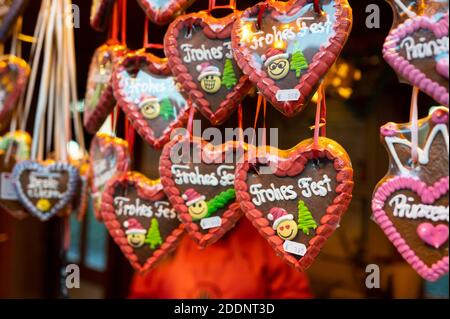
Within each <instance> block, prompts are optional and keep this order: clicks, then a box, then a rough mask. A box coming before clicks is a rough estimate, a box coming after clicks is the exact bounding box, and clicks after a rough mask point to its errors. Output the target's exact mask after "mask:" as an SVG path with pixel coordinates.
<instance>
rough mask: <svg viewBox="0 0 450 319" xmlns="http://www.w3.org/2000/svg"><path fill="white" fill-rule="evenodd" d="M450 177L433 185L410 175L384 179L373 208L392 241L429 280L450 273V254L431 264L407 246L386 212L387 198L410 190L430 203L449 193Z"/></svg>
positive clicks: (415, 268) (374, 198) (374, 197)
mask: <svg viewBox="0 0 450 319" xmlns="http://www.w3.org/2000/svg"><path fill="white" fill-rule="evenodd" d="M448 183H449V177H448V176H446V177H442V178H441V179H440V180H438V181H437V182H435V183H434V184H433V185H432V186H427V185H426V184H425V183H424V182H422V181H421V180H418V179H414V178H411V177H402V176H396V177H394V178H391V179H389V180H388V181H385V182H384V183H383V184H382V185H380V186H379V187H378V189H377V190H376V192H375V194H374V196H373V199H372V210H373V213H374V217H375V220H376V221H377V223H378V224H379V225H380V227H381V228H382V229H383V231H384V233H385V234H386V235H387V237H388V238H389V240H390V241H391V242H392V243H393V244H394V246H395V247H396V248H397V250H398V251H399V253H400V254H401V255H402V256H403V258H404V259H405V260H406V261H407V262H408V263H409V264H410V265H411V266H412V267H413V268H414V270H415V271H417V272H418V273H419V275H421V276H422V277H423V278H425V279H426V280H428V281H436V280H437V279H439V277H441V276H442V275H444V274H446V273H447V272H448V256H445V257H443V258H442V259H441V260H439V261H438V262H436V263H434V264H433V265H432V266H431V267H428V266H427V265H426V264H425V263H424V262H423V261H422V260H421V259H420V258H419V257H418V256H417V255H416V254H415V252H414V251H413V250H412V249H411V247H409V246H408V244H407V243H406V242H405V240H404V239H403V238H402V236H401V235H400V233H399V232H398V231H397V229H396V228H395V226H394V224H393V223H392V221H391V220H390V219H389V217H388V216H387V214H386V212H385V211H384V209H383V208H384V206H385V201H386V199H388V197H389V196H390V195H391V194H392V193H394V192H395V191H397V190H400V189H410V190H413V191H414V192H416V193H417V194H419V196H420V197H421V199H422V202H423V203H425V204H431V203H433V202H434V201H435V200H437V199H438V198H439V197H441V196H442V195H444V194H445V193H447V192H448V189H449V185H448Z"/></svg>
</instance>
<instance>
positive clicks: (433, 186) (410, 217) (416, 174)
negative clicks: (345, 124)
mask: <svg viewBox="0 0 450 319" xmlns="http://www.w3.org/2000/svg"><path fill="white" fill-rule="evenodd" d="M381 137H382V141H383V144H384V145H385V147H386V149H387V150H388V153H389V158H390V165H389V171H388V173H387V175H386V176H385V177H384V178H383V179H382V180H381V181H380V182H379V183H378V185H377V187H376V188H375V191H374V195H373V199H372V210H373V214H374V218H375V220H376V221H377V223H378V224H379V225H380V227H381V228H382V229H383V231H384V232H385V233H386V236H388V238H389V240H391V241H392V243H393V244H394V245H395V247H396V248H397V250H398V251H399V253H400V254H401V255H402V256H403V258H405V260H406V261H407V262H408V263H409V264H410V265H411V266H412V267H413V268H414V269H415V270H416V271H417V272H418V273H419V274H420V275H421V276H422V277H423V278H425V279H426V280H429V281H435V280H437V279H438V278H439V277H441V276H442V275H444V274H445V273H447V272H448V221H449V214H448V188H449V186H448V185H449V177H448V171H449V169H448V165H449V162H448V157H449V144H448V143H449V136H448V109H446V108H444V107H441V108H437V109H436V110H434V111H433V112H432V114H431V115H430V116H428V117H426V118H424V119H422V120H419V137H420V139H419V148H418V150H417V151H418V162H417V164H416V165H413V164H412V162H411V142H410V141H409V139H410V138H411V124H410V123H406V124H395V123H388V124H386V125H384V126H383V127H382V128H381ZM445 228H446V229H447V235H446V236H445V231H444V232H443V229H445Z"/></svg>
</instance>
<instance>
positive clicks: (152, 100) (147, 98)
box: [139, 95, 159, 107]
mask: <svg viewBox="0 0 450 319" xmlns="http://www.w3.org/2000/svg"><path fill="white" fill-rule="evenodd" d="M156 102H159V100H158V99H157V98H156V97H154V96H150V95H144V96H142V97H141V98H140V100H139V106H140V107H142V106H144V105H146V104H148V103H156Z"/></svg>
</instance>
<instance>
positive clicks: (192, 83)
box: [164, 11, 252, 125]
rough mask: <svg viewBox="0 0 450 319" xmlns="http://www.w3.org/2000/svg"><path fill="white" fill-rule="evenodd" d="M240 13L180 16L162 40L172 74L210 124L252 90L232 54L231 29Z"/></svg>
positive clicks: (219, 122) (217, 120) (234, 107)
mask: <svg viewBox="0 0 450 319" xmlns="http://www.w3.org/2000/svg"><path fill="white" fill-rule="evenodd" d="M239 14H240V13H239V12H235V13H233V14H230V15H228V16H226V17H224V18H220V19H217V18H214V17H213V16H211V15H210V14H208V13H207V12H205V11H202V12H199V13H193V14H188V15H183V16H181V17H179V18H177V19H176V20H175V21H174V22H172V23H171V24H170V26H169V28H168V29H167V32H166V36H165V38H164V51H165V53H166V56H167V57H168V58H169V66H170V69H171V70H172V73H173V74H174V75H175V76H176V77H177V80H178V82H179V83H180V84H181V85H182V86H183V89H184V91H185V92H186V93H187V94H188V96H189V98H190V99H191V100H192V102H194V104H195V105H196V106H197V108H198V109H199V110H200V112H201V113H202V114H203V116H205V117H206V118H207V119H208V120H209V121H210V122H211V123H212V124H213V125H219V124H221V123H223V122H224V121H225V120H226V119H227V118H228V117H229V116H230V115H231V114H232V113H233V111H234V110H235V109H236V107H237V106H238V105H239V103H240V102H241V100H242V99H243V98H244V97H245V95H246V94H247V92H248V91H249V90H250V88H251V87H252V84H251V82H250V81H249V80H248V77H247V76H244V75H243V74H242V71H241V70H240V69H239V67H238V66H237V64H236V61H235V60H234V58H233V53H232V51H231V29H232V27H233V23H234V22H235V21H236V18H237V17H238V16H239Z"/></svg>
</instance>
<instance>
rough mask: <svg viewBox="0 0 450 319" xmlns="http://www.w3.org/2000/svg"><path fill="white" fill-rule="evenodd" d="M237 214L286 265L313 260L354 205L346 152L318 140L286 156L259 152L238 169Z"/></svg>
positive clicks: (266, 150) (269, 149)
mask: <svg viewBox="0 0 450 319" xmlns="http://www.w3.org/2000/svg"><path fill="white" fill-rule="evenodd" d="M235 187H236V194H237V199H238V202H239V203H240V205H241V209H242V210H243V211H244V212H245V214H246V216H247V218H249V219H250V220H251V221H252V223H253V225H254V226H255V227H256V228H257V229H258V231H259V232H260V234H261V235H262V236H263V237H264V238H265V239H266V240H267V241H268V242H269V244H270V245H271V246H272V247H273V248H274V249H275V251H276V253H277V254H278V255H279V256H280V257H281V258H283V259H284V260H285V261H287V262H288V263H289V264H291V265H292V266H294V267H295V268H297V269H299V270H300V271H304V270H305V269H307V268H308V267H309V266H310V265H311V264H312V263H313V261H314V260H315V258H316V257H317V255H318V254H319V252H320V250H321V248H322V246H323V245H324V244H325V242H326V240H327V239H328V237H330V236H331V235H332V234H333V233H334V231H335V230H336V228H337V226H338V225H339V221H340V218H341V216H342V215H343V214H344V212H345V211H346V210H347V208H348V205H349V204H350V201H351V199H352V190H353V170H352V167H351V163H350V159H349V157H348V155H347V153H346V152H345V150H344V149H343V148H342V147H341V146H340V145H339V144H337V143H336V142H334V141H332V140H330V139H328V138H324V137H320V138H319V140H318V145H317V148H314V147H313V141H312V139H309V140H305V141H303V142H301V143H300V144H298V145H297V146H295V147H293V148H292V149H290V150H288V151H281V150H279V149H276V148H272V147H267V148H263V147H260V148H258V150H257V153H256V154H249V155H248V158H247V160H246V161H245V162H244V163H241V164H239V165H238V166H237V168H236V184H235Z"/></svg>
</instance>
